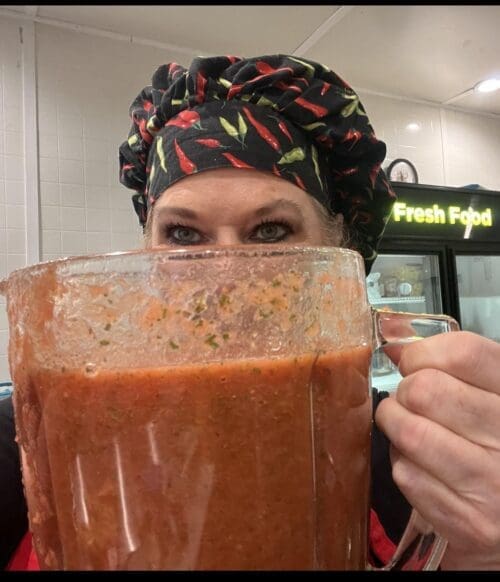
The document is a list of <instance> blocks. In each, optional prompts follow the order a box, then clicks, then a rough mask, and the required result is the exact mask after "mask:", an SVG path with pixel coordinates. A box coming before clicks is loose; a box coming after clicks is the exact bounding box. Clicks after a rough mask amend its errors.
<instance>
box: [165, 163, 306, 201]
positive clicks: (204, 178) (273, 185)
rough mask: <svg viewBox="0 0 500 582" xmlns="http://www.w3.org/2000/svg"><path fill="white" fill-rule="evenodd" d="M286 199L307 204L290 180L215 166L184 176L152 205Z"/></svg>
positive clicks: (253, 171)
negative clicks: (214, 167)
mask: <svg viewBox="0 0 500 582" xmlns="http://www.w3.org/2000/svg"><path fill="white" fill-rule="evenodd" d="M277 200H288V201H290V202H292V203H294V204H295V205H298V206H299V207H311V208H312V201H311V197H310V196H309V195H308V194H306V193H305V192H304V191H303V190H302V189H301V188H299V187H297V186H295V185H294V184H292V183H291V182H289V181H287V180H284V179H283V178H278V177H277V176H274V175H273V174H271V173H267V172H261V171H258V170H245V169H235V168H218V169H214V170H208V171H205V172H200V173H199V174H194V175H191V176H188V177H186V178H184V179H182V180H179V181H178V182H175V183H174V184H172V186H170V187H169V188H167V190H165V192H164V193H163V194H162V195H161V197H160V198H159V199H158V200H157V201H156V203H155V205H154V206H156V207H157V208H158V209H161V208H165V207H169V206H178V205H179V204H184V205H188V206H196V207H203V208H205V209H207V207H210V206H213V207H219V206H224V205H226V204H227V205H230V206H233V205H237V206H241V205H246V206H261V205H263V204H266V203H272V202H275V201H277Z"/></svg>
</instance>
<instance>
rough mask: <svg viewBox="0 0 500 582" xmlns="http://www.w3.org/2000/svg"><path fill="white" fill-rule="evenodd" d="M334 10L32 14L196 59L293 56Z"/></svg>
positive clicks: (132, 9) (81, 9)
mask: <svg viewBox="0 0 500 582" xmlns="http://www.w3.org/2000/svg"><path fill="white" fill-rule="evenodd" d="M337 8H338V6H287V7H283V6H40V7H39V9H38V15H39V16H41V17H45V18H53V19H58V20H64V21H66V22H72V23H78V24H82V25H85V26H92V27H96V28H101V29H105V30H108V31H112V32H117V33H121V34H127V35H133V36H137V37H142V38H147V39H149V40H154V41H157V42H163V43H168V44H173V45H177V46H181V47H186V48H193V49H195V50H196V51H198V52H200V53H201V54H202V55H209V54H236V55H239V56H254V55H259V54H264V53H275V52H293V51H294V50H295V49H296V48H297V47H298V46H299V45H300V44H301V43H302V42H303V41H304V39H305V38H307V37H308V36H309V35H311V34H312V33H313V32H314V31H315V30H316V28H318V27H319V26H320V25H321V24H322V23H323V22H324V21H325V20H326V19H327V18H329V17H330V16H331V15H332V14H333V13H334V12H335V11H336V10H337Z"/></svg>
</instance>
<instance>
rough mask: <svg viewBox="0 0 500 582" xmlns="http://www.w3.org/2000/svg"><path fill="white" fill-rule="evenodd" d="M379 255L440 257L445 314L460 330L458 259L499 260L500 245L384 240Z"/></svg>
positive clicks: (466, 242) (423, 240)
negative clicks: (463, 256) (485, 256)
mask: <svg viewBox="0 0 500 582" xmlns="http://www.w3.org/2000/svg"><path fill="white" fill-rule="evenodd" d="M378 252H379V254H380V253H382V254H383V253H393V254H414V255H423V254H426V255H435V256H437V257H438V262H439V278H440V282H441V302H442V306H443V313H444V314H446V315H450V316H451V317H453V318H454V319H456V320H457V321H458V323H459V324H460V326H461V325H462V321H461V315H460V298H459V292H458V278H457V263H456V256H457V255H468V256H477V255H492V256H500V243H497V242H492V243H486V242H475V241H471V240H463V241H448V240H446V241H443V240H438V239H422V238H419V237H405V238H404V239H395V238H387V239H385V240H384V239H382V241H381V243H380V246H379V249H378Z"/></svg>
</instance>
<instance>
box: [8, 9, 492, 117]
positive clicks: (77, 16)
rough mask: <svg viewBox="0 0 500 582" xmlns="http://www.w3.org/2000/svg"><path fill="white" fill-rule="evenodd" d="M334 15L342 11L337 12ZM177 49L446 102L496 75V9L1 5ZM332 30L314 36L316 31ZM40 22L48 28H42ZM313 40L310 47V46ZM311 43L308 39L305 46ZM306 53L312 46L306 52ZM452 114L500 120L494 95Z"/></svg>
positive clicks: (460, 102) (468, 99) (473, 98)
mask: <svg viewBox="0 0 500 582" xmlns="http://www.w3.org/2000/svg"><path fill="white" fill-rule="evenodd" d="M339 8H344V10H343V11H340V12H337V11H338V9H339ZM4 9H10V10H11V11H15V12H11V14H16V13H19V12H24V13H25V14H26V15H31V16H33V13H34V10H35V9H37V16H38V17H39V18H41V19H42V21H44V19H50V20H53V21H62V22H66V23H72V24H78V25H83V26H89V27H92V28H97V29H101V30H105V31H109V32H115V33H119V34H122V35H132V36H135V37H140V38H144V39H148V40H151V41H156V42H159V43H163V44H165V45H173V46H177V47H179V48H180V49H181V50H180V54H181V55H182V54H183V55H185V56H184V57H183V60H182V61H179V62H181V63H182V64H184V65H187V64H189V61H190V60H191V58H192V55H193V54H198V55H210V54H231V53H232V54H237V55H240V56H255V55H260V54H265V53H267V54H270V53H277V52H283V53H293V52H294V51H295V50H296V49H297V48H298V47H300V46H301V45H302V44H303V43H304V42H306V41H307V42H306V46H309V48H308V49H307V50H306V52H304V53H301V54H302V56H305V57H308V58H311V59H313V60H318V61H320V62H322V63H324V64H326V65H329V66H330V67H332V68H333V69H334V70H335V71H336V72H337V73H338V74H339V75H340V76H341V77H343V78H344V79H345V80H346V81H348V82H349V83H350V84H351V85H353V87H354V88H357V89H364V90H366V91H371V92H375V93H377V92H378V93H382V94H389V95H394V96H400V97H406V98H409V99H418V100H424V101H431V102H433V103H445V104H446V102H447V101H448V100H450V99H452V98H453V97H456V96H457V95H459V94H461V93H464V92H467V90H468V89H470V88H471V87H473V86H474V85H475V84H476V83H477V82H478V81H480V80H483V79H485V78H487V77H490V76H497V77H500V34H499V32H498V29H499V26H498V25H499V23H500V6H493V5H492V6H481V5H480V6H472V5H469V6H460V5H455V6H425V5H421V6H389V5H381V6H376V5H375V6H349V5H348V6H344V7H341V6H304V5H301V6H161V5H159V6H155V5H149V6H148V5H146V6H137V5H136V6H127V5H117V6H110V5H108V6H99V5H93V6H84V5H81V6H72V5H62V6H59V5H49V6H45V5H40V6H28V5H25V6H6V5H4V6H2V7H1V8H0V10H4ZM333 15H335V17H334V19H333V20H334V21H335V20H336V19H337V20H336V22H335V23H334V24H333V22H332V24H333V25H332V26H331V27H330V28H329V29H328V31H327V32H326V34H325V35H324V36H322V37H319V40H318V39H317V38H316V37H317V33H316V34H314V33H315V31H317V29H318V27H320V26H321V25H323V24H324V23H325V22H326V21H327V20H328V19H329V18H330V17H331V16H333ZM45 21H46V20H45ZM311 35H313V39H314V40H315V42H314V43H313V42H312V40H313V39H310V37H311ZM308 39H309V40H308ZM310 45H311V46H310ZM182 49H185V50H182ZM452 105H453V106H455V107H460V108H466V109H469V110H471V111H477V112H488V113H494V114H497V115H500V91H497V92H496V93H492V94H486V95H485V94H470V92H469V93H467V94H466V95H465V96H463V97H461V98H460V99H456V100H453V101H452Z"/></svg>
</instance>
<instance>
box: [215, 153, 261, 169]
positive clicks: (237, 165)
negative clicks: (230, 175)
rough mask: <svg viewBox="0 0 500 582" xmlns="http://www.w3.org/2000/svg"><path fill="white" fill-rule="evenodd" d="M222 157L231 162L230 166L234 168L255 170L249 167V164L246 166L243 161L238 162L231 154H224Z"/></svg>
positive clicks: (253, 167)
mask: <svg viewBox="0 0 500 582" xmlns="http://www.w3.org/2000/svg"><path fill="white" fill-rule="evenodd" d="M222 155H223V156H224V157H225V158H226V159H227V160H229V161H230V162H231V165H232V166H234V167H235V168H247V169H249V170H255V166H251V165H250V164H247V163H246V162H244V161H243V160H239V159H238V158H237V157H236V156H233V155H232V154H228V153H227V152H224V153H223V154H222Z"/></svg>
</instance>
